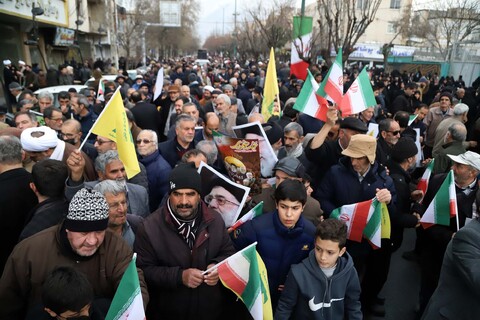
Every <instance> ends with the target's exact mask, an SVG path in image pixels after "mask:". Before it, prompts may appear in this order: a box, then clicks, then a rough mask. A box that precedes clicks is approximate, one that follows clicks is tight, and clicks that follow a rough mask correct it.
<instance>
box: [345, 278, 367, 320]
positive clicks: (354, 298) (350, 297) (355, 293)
mask: <svg viewBox="0 0 480 320" xmlns="http://www.w3.org/2000/svg"><path fill="white" fill-rule="evenodd" d="M360 291H361V289H360V281H359V280H358V275H357V271H356V270H355V269H352V271H351V272H350V279H349V280H348V285H347V289H346V290H345V305H344V306H345V314H346V317H345V319H348V320H357V319H358V320H361V319H363V316H362V310H361V307H362V305H361V303H360Z"/></svg>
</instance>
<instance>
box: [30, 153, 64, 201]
mask: <svg viewBox="0 0 480 320" xmlns="http://www.w3.org/2000/svg"><path fill="white" fill-rule="evenodd" d="M67 178H68V168H67V165H66V164H64V163H63V162H61V161H58V160H52V159H45V160H41V161H39V162H37V163H35V165H34V166H33V168H32V179H33V183H34V184H35V187H36V188H37V191H38V192H39V193H40V194H41V195H42V196H46V197H62V196H63V195H64V193H65V181H66V180H67Z"/></svg>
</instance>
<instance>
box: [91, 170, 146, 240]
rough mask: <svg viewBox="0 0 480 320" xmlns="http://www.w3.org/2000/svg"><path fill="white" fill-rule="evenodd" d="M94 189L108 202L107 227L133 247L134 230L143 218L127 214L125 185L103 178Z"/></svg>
mask: <svg viewBox="0 0 480 320" xmlns="http://www.w3.org/2000/svg"><path fill="white" fill-rule="evenodd" d="M93 189H94V190H96V191H98V192H100V193H101V194H103V196H104V197H105V200H106V201H107V204H108V208H109V210H108V229H109V230H110V231H112V232H113V233H115V234H117V235H118V236H120V237H122V238H123V240H125V241H126V242H127V243H128V245H129V246H130V247H131V248H133V243H134V241H135V232H136V230H137V228H138V226H139V225H140V223H141V222H142V221H143V218H142V217H140V216H137V215H134V214H127V210H128V203H127V194H126V192H125V186H123V185H122V184H121V183H119V182H118V181H115V180H103V181H102V182H99V183H98V184H97V185H96V186H95V187H94V188H93Z"/></svg>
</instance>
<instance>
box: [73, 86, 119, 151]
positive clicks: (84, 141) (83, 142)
mask: <svg viewBox="0 0 480 320" xmlns="http://www.w3.org/2000/svg"><path fill="white" fill-rule="evenodd" d="M118 91H120V86H118V88H117V90H115V92H114V93H113V95H112V98H113V96H114V95H116V94H117V92H118ZM112 98H110V100H108V103H107V105H106V106H105V108H103V110H102V112H100V114H99V115H98V118H97V120H98V119H100V117H101V116H102V115H103V113H104V112H105V110H107V108H108V106H109V105H110V103H111V102H112ZM123 107H124V108H125V106H123ZM95 121H96V120H95ZM93 127H94V126H92V127H91V128H90V130H88V133H87V135H86V136H85V139H83V141H82V144H81V145H80V147H79V148H78V150H82V148H83V146H84V145H85V143H86V142H87V140H88V137H89V136H90V134H92V129H93Z"/></svg>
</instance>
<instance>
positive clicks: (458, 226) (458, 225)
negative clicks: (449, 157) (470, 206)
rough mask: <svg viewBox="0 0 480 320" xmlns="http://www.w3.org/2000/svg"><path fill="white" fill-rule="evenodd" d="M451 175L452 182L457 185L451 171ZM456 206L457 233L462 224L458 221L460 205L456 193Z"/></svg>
mask: <svg viewBox="0 0 480 320" xmlns="http://www.w3.org/2000/svg"><path fill="white" fill-rule="evenodd" d="M450 174H451V175H452V180H453V183H454V184H455V175H454V173H453V170H450ZM455 206H456V208H455V209H456V212H455V220H456V221H457V231H458V230H460V222H459V221H458V203H457V194H456V193H455Z"/></svg>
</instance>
